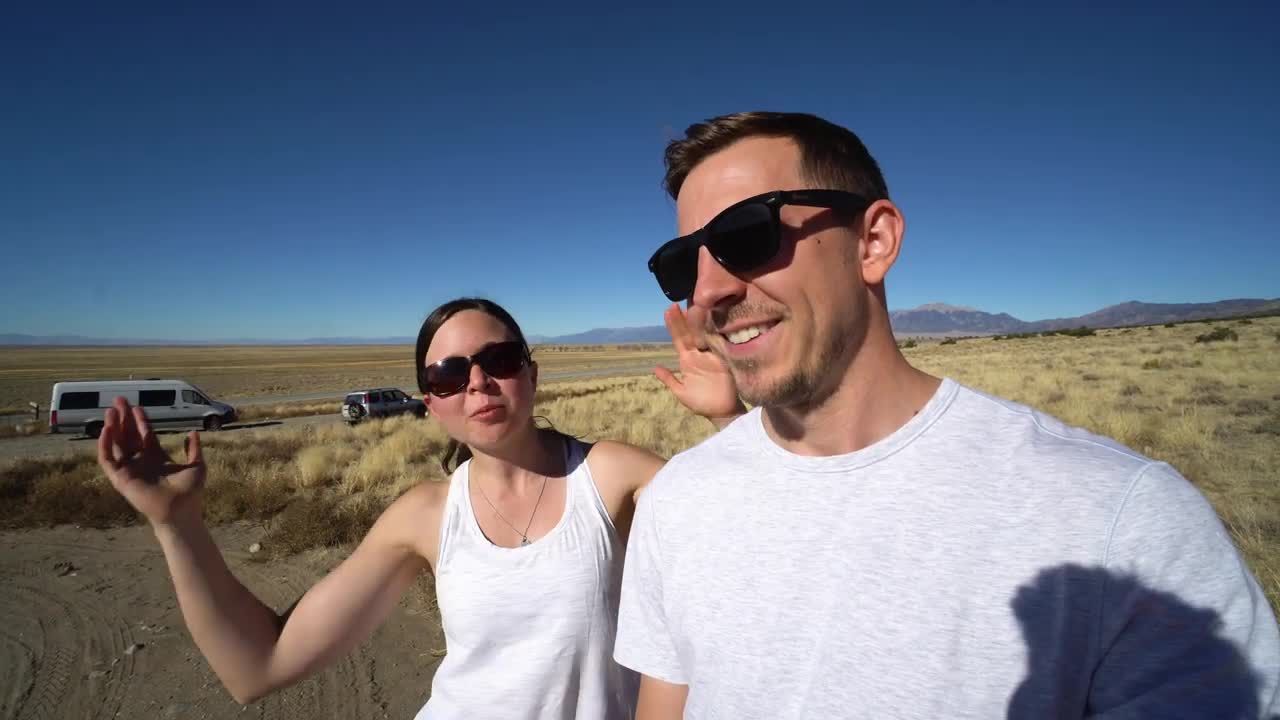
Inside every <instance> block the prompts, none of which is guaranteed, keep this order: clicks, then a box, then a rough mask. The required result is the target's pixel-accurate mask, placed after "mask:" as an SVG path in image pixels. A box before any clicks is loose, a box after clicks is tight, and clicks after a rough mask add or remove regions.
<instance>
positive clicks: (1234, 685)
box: [1008, 565, 1278, 720]
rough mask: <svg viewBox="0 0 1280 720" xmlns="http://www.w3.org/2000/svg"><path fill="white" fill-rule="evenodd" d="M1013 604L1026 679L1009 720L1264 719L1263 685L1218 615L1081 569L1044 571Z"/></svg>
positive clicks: (1098, 571)
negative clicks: (1024, 650) (1226, 634)
mask: <svg viewBox="0 0 1280 720" xmlns="http://www.w3.org/2000/svg"><path fill="white" fill-rule="evenodd" d="M1104 594H1105V598H1104ZM1012 606H1013V612H1014V614H1015V615H1016V616H1017V618H1018V622H1019V623H1020V624H1021V625H1022V635H1023V639H1025V640H1026V642H1027V647H1028V663H1027V664H1028V669H1027V670H1028V671H1027V678H1026V679H1025V680H1024V681H1023V682H1022V683H1021V684H1020V685H1019V686H1018V688H1017V690H1016V691H1015V692H1014V694H1013V697H1012V698H1011V699H1010V701H1009V713H1008V718H1010V720H1013V719H1014V718H1016V719H1017V720H1023V719H1024V718H1037V719H1040V718H1099V720H1102V719H1103V718H1105V719H1106V720H1119V719H1120V718H1124V719H1126V720H1128V719H1129V718H1135V719H1136V718H1153V719H1154V718H1159V719H1160V720H1166V719H1169V720H1172V719H1176V718H1214V719H1215V720H1235V719H1237V718H1240V719H1245V718H1247V719H1248V720H1258V717H1259V715H1258V713H1259V697H1258V696H1259V693H1260V681H1259V677H1258V676H1257V675H1256V674H1255V673H1254V672H1253V671H1252V670H1251V668H1250V667H1249V663H1248V661H1247V660H1246V659H1245V657H1244V656H1243V655H1242V654H1241V653H1240V651H1239V650H1238V649H1237V648H1236V646H1235V645H1233V644H1232V643H1231V642H1229V641H1228V640H1226V639H1225V638H1223V637H1222V636H1221V635H1220V634H1219V628H1220V626H1221V625H1222V618H1221V616H1219V615H1218V613H1217V612H1216V611H1214V610H1211V609H1203V608H1196V607H1192V606H1191V605H1189V604H1187V603H1186V602H1184V601H1183V600H1181V599H1179V598H1178V597H1177V596H1175V595H1172V594H1169V593H1166V592H1161V591H1157V590H1154V589H1151V588H1149V587H1145V586H1143V585H1142V584H1141V583H1139V582H1137V581H1136V580H1134V579H1132V578H1129V577H1125V576H1121V575H1118V574H1116V573H1113V572H1110V571H1107V570H1104V569H1101V568H1086V567H1081V566H1078V565H1063V566H1059V567H1054V568H1050V569H1047V570H1044V571H1042V572H1041V573H1040V574H1039V575H1037V576H1036V578H1035V580H1034V581H1033V582H1032V584H1031V585H1026V586H1022V587H1021V588H1019V590H1018V593H1017V595H1016V596H1015V597H1014V600H1013V603H1012ZM1099 608H1105V610H1104V611H1103V612H1099ZM1271 717H1272V718H1276V717H1278V716H1271Z"/></svg>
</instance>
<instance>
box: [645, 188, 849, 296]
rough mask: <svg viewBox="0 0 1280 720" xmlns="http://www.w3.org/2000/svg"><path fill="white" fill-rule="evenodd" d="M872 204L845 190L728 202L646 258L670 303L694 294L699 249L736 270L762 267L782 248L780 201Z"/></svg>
mask: <svg viewBox="0 0 1280 720" xmlns="http://www.w3.org/2000/svg"><path fill="white" fill-rule="evenodd" d="M870 204H871V202H870V201H869V200H867V199H866V198H864V197H862V196H861V195H855V194H854V193H850V192H845V191H843V190H777V191H774V192H770V193H765V194H763V195H756V196H755V197H749V198H747V199H746V200H742V201H739V202H737V203H734V204H733V205H730V206H729V207H727V208H725V209H724V210H722V211H721V212H720V214H719V215H716V216H715V217H714V218H712V219H711V222H708V223H707V224H706V225H705V226H703V227H702V229H701V230H698V231H696V232H694V233H691V234H689V235H685V236H683V237H678V238H676V239H675V240H671V241H669V242H667V243H665V244H663V246H662V247H660V248H658V251H657V252H655V253H654V254H653V257H651V258H649V271H650V272H652V273H653V274H654V276H655V277H657V279H658V285H659V286H660V287H661V288H662V292H663V293H665V294H666V296H667V297H669V298H671V300H672V301H673V302H681V301H682V300H686V299H688V298H689V296H691V295H693V288H694V286H695V285H696V284H697V282H698V248H700V247H702V246H704V245H705V246H706V248H707V250H708V251H709V252H710V253H711V257H713V258H715V260H716V262H718V263H720V265H721V266H722V267H724V269H725V270H728V271H729V272H731V273H734V274H740V273H745V272H750V271H752V270H755V269H757V268H760V267H763V266H764V265H765V264H767V263H768V262H769V261H770V260H773V258H774V257H776V256H777V254H778V251H779V250H781V249H782V223H781V221H780V220H779V219H778V210H779V209H780V208H781V207H782V206H783V205H801V206H804V207H820V208H830V209H833V210H843V211H849V212H855V213H862V212H864V211H865V210H866V209H867V207H868V206H870Z"/></svg>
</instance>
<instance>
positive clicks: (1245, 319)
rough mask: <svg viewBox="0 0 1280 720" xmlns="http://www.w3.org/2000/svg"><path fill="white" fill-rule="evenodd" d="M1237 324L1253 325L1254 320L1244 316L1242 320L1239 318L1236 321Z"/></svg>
mask: <svg viewBox="0 0 1280 720" xmlns="http://www.w3.org/2000/svg"><path fill="white" fill-rule="evenodd" d="M1236 324H1237V325H1252V324H1253V321H1252V320H1250V319H1249V318H1244V319H1242V320H1237V321H1236Z"/></svg>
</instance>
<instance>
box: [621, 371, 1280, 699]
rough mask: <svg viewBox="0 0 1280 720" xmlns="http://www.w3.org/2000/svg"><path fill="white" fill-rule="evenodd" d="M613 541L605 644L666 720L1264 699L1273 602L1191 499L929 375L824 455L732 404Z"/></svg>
mask: <svg viewBox="0 0 1280 720" xmlns="http://www.w3.org/2000/svg"><path fill="white" fill-rule="evenodd" d="M628 545H629V547H628V550H627V557H626V563H625V570H624V579H623V586H622V602H621V612H620V616H619V627H618V637H617V644H616V648H615V658H616V659H617V661H618V662H619V663H620V664H622V665H625V666H627V667H630V668H632V669H634V670H637V671H639V672H641V673H644V674H646V675H649V676H652V677H655V678H658V679H661V680H665V681H667V682H671V683H677V684H685V685H688V686H689V696H688V702H687V704H686V709H685V717H688V718H725V719H726V720H744V719H746V718H768V719H769V720H788V719H799V718H824V719H825V718H876V719H877V720H892V719H895V718H903V719H911V720H924V719H927V720H933V719H935V718H984V719H988V718H1005V717H1008V718H1082V717H1099V718H1109V719H1115V718H1162V719H1163V718H1216V719H1226V718H1249V719H1250V720H1253V719H1254V718H1258V717H1268V716H1270V714H1271V713H1273V712H1276V711H1277V710H1280V704H1278V703H1277V700H1276V695H1277V681H1278V678H1280V633H1278V632H1277V626H1276V620H1275V616H1274V615H1273V613H1272V610H1271V608H1270V606H1269V605H1268V603H1267V600H1266V598H1265V596H1264V595H1263V593H1262V591H1261V589H1260V587H1259V585H1258V583H1257V581H1256V580H1255V579H1254V577H1253V576H1252V574H1251V573H1250V572H1249V570H1248V568H1247V567H1246V566H1245V564H1244V563H1243V561H1242V559H1241V557H1240V555H1239V554H1238V552H1237V551H1236V548H1235V547H1234V545H1233V544H1232V542H1231V539H1230V537H1229V535H1228V533H1227V532H1226V530H1225V529H1224V528H1223V525H1222V523H1221V522H1220V521H1219V519H1218V517H1217V515H1216V514H1215V512H1214V510H1213V508H1212V507H1211V506H1210V505H1209V503H1208V502H1207V501H1206V499H1205V498H1204V496H1203V495H1202V494H1201V493H1200V492H1199V491H1198V490H1197V489H1196V488H1194V487H1193V486H1192V485H1191V484H1190V483H1189V482H1187V481H1186V480H1185V479H1184V478H1182V477H1181V476H1180V475H1179V474H1178V473H1177V472H1176V471H1174V470H1173V469H1172V468H1170V467H1169V466H1168V465H1165V464H1162V463H1157V462H1153V461H1151V460H1149V459H1147V458H1144V457H1142V456H1140V455H1138V454H1136V453H1134V452H1133V451H1131V450H1129V449H1127V448H1125V447H1123V446H1121V445H1119V444H1117V443H1115V442H1114V441H1112V440H1109V439H1106V438H1102V437H1098V436H1096V435H1092V434H1089V433H1087V432H1084V431H1082V430H1080V429H1076V428H1071V427H1067V426H1065V425H1064V424H1062V423H1061V422H1059V421H1057V420H1055V419H1054V418H1052V417H1049V416H1047V415H1044V414H1042V413H1039V412H1036V411H1034V410H1032V409H1030V408H1028V407H1025V406H1022V405H1019V404H1016V403H1012V402H1009V401H1006V400H1002V399H999V398H995V397H992V396H989V395H986V394H983V393H980V392H978V391H975V390H973V389H970V388H967V387H964V386H962V385H960V384H958V383H956V382H954V381H952V380H950V379H947V380H944V381H943V383H942V385H941V387H940V388H939V389H938V391H937V393H936V394H935V396H934V397H933V398H932V399H931V400H930V402H929V403H928V405H927V406H926V407H925V408H923V409H922V410H921V412H919V413H918V414H917V415H916V416H915V417H913V418H912V419H911V420H910V421H909V422H908V423H907V424H906V425H904V426H903V427H902V428H900V429H899V430H898V431H897V432H895V433H893V434H892V435H890V436H889V437H887V438H885V439H883V440H882V441H880V442H877V443H875V444H874V445H872V446H870V447H867V448H864V449H862V450H859V451H857V452H853V453H850V454H847V455H841V456H835V457H806V456H799V455H795V454H792V453H790V452H787V451H785V450H783V449H782V448H781V447H779V446H778V445H777V444H776V443H774V442H773V441H772V440H771V439H770V438H769V436H768V435H767V434H766V433H765V430H764V427H763V425H762V420H761V414H760V410H759V409H755V410H753V411H751V412H750V413H748V414H746V415H744V416H743V417H741V418H739V419H738V420H736V421H735V422H734V423H733V424H731V425H730V426H729V427H727V428H725V429H724V430H722V431H721V432H720V433H718V434H716V435H715V436H713V437H712V438H710V439H709V440H707V441H706V442H703V443H701V444H700V445H698V446H696V447H694V448H692V449H690V450H688V451H686V452H683V453H681V454H678V455H677V456H676V457H674V458H672V459H671V461H670V462H669V463H668V464H667V465H666V467H665V468H663V470H662V471H661V472H660V473H659V474H658V476H657V477H656V478H655V479H654V480H653V482H652V483H651V484H650V485H649V487H648V488H647V489H646V490H645V491H644V493H643V494H642V495H641V499H640V502H639V506H638V508H637V512H636V517H635V519H634V523H633V526H632V530H631V537H630V540H629V543H628Z"/></svg>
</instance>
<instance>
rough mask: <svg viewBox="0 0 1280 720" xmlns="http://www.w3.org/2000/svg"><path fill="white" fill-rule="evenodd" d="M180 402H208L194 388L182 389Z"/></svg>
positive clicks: (193, 403)
mask: <svg viewBox="0 0 1280 720" xmlns="http://www.w3.org/2000/svg"><path fill="white" fill-rule="evenodd" d="M182 402H184V403H187V404H189V405H208V404H209V401H208V400H205V399H204V397H202V396H201V395H200V393H198V392H196V391H194V390H183V391H182Z"/></svg>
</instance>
